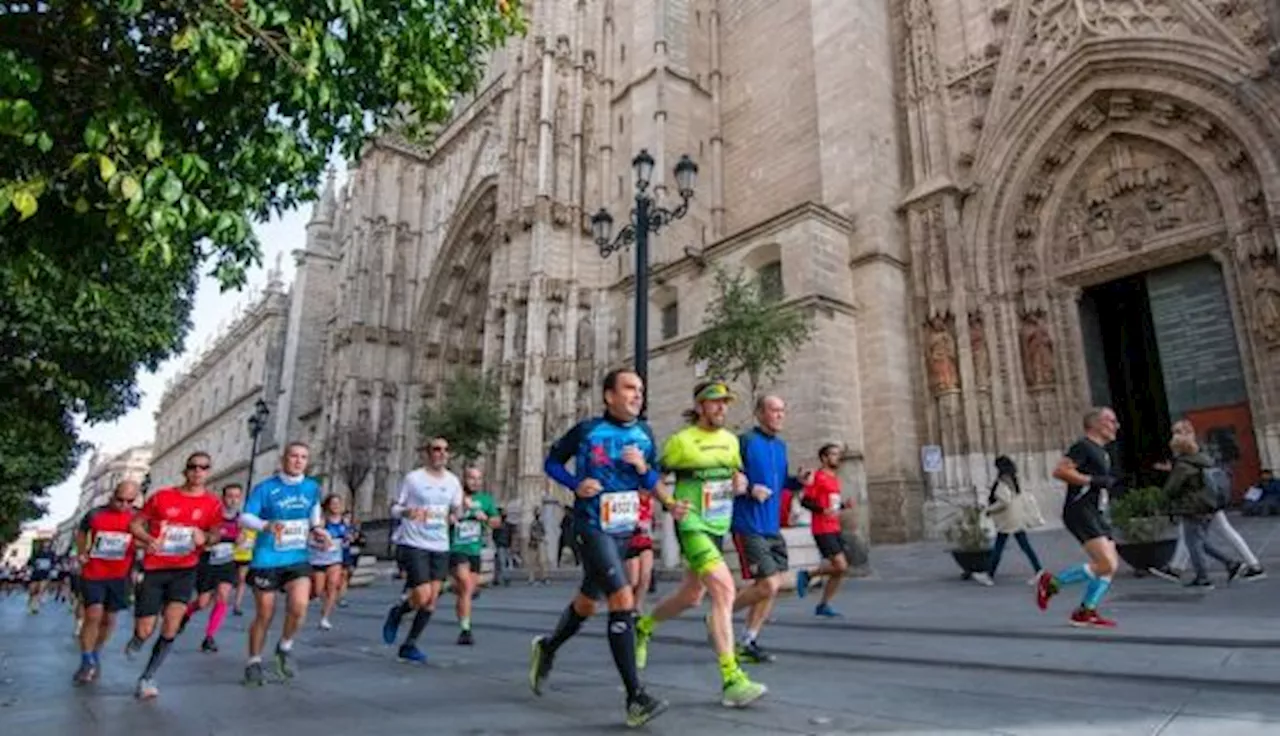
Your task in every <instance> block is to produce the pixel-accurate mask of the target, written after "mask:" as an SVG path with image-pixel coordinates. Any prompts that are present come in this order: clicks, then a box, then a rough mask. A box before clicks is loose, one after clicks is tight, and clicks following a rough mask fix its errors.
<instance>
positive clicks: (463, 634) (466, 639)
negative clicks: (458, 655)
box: [458, 629, 476, 647]
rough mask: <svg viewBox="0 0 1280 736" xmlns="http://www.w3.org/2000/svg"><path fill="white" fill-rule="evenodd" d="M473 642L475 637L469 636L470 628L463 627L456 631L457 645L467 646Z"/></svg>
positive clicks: (472, 644)
mask: <svg viewBox="0 0 1280 736" xmlns="http://www.w3.org/2000/svg"><path fill="white" fill-rule="evenodd" d="M475 643H476V640H475V638H474V637H472V636H471V629H463V630H462V631H460V632H458V646H460V647H469V646H474V645H475Z"/></svg>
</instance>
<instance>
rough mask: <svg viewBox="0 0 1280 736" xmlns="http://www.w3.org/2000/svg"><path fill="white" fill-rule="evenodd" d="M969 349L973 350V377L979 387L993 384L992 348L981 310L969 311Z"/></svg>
mask: <svg viewBox="0 0 1280 736" xmlns="http://www.w3.org/2000/svg"><path fill="white" fill-rule="evenodd" d="M969 349H970V350H971V351H973V377H974V380H975V381H976V382H977V384H978V388H988V387H990V386H991V350H990V349H989V348H988V347H987V332H986V329H985V327H984V325H983V323H982V313H981V312H970V313H969Z"/></svg>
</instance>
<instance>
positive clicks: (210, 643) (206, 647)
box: [200, 636, 218, 654]
mask: <svg viewBox="0 0 1280 736" xmlns="http://www.w3.org/2000/svg"><path fill="white" fill-rule="evenodd" d="M200 651H202V652H205V653H208V654H214V653H216V652H217V651H218V642H216V641H214V640H213V637H212V636H206V637H205V638H204V641H202V642H200Z"/></svg>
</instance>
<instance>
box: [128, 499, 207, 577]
mask: <svg viewBox="0 0 1280 736" xmlns="http://www.w3.org/2000/svg"><path fill="white" fill-rule="evenodd" d="M142 516H143V518H145V519H146V520H147V533H148V534H150V535H151V536H153V537H155V538H156V539H157V540H158V541H159V542H160V552H159V553H155V552H152V551H151V550H147V553H146V555H145V556H144V557H143V558H142V569H143V570H181V569H183V568H187V567H195V566H196V565H197V564H198V563H199V562H200V547H198V546H196V543H195V539H194V537H193V535H192V532H193V530H195V529H200V530H202V531H205V532H208V531H211V530H213V529H216V528H218V526H219V525H221V524H222V502H221V501H219V500H218V497H217V496H215V495H213V494H212V493H207V492H206V493H202V494H200V495H198V496H188V495H186V494H185V493H183V492H182V491H180V490H178V489H177V488H162V489H160V490H158V491H156V492H155V493H153V494H152V495H151V497H150V498H148V499H147V503H146V504H145V505H144V506H143V507H142Z"/></svg>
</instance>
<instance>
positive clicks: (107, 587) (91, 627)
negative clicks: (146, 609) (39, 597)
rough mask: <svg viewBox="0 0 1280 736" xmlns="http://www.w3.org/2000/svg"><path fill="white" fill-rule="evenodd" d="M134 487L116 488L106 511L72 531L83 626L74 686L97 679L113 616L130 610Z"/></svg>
mask: <svg viewBox="0 0 1280 736" xmlns="http://www.w3.org/2000/svg"><path fill="white" fill-rule="evenodd" d="M137 497H138V484H137V483H135V482H133V481H131V480H126V481H123V482H121V483H120V484H118V485H117V486H116V488H115V491H114V493H112V495H111V500H110V501H108V502H107V505H106V506H101V507H99V508H96V509H93V510H92V511H90V512H89V513H87V514H85V516H84V518H83V519H81V521H80V527H79V529H77V530H76V552H77V554H78V555H79V556H80V563H81V564H80V590H79V595H80V602H81V605H83V607H84V623H83V624H82V625H81V627H80V669H78V670H76V674H75V678H74V679H75V682H76V683H77V684H80V685H85V684H88V683H90V682H93V681H94V680H96V679H98V675H99V673H100V672H101V663H100V662H99V655H101V653H102V646H103V645H104V644H106V643H107V639H108V638H110V636H111V632H112V630H113V629H115V625H116V613H117V612H119V611H121V610H123V609H125V608H128V606H129V572H130V569H131V568H132V567H133V534H131V533H130V532H129V524H130V522H132V521H133V516H134V513H135V512H134V509H133V502H134V499H136V498H137Z"/></svg>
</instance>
